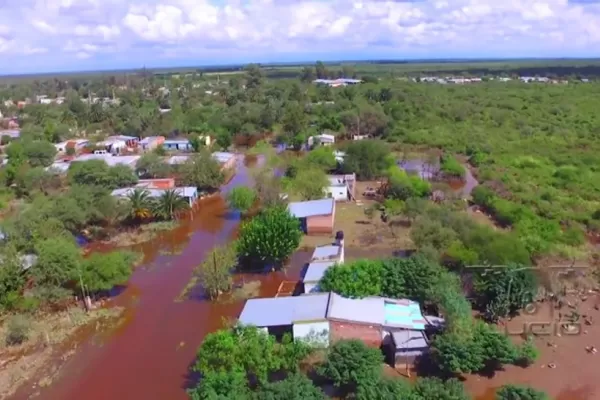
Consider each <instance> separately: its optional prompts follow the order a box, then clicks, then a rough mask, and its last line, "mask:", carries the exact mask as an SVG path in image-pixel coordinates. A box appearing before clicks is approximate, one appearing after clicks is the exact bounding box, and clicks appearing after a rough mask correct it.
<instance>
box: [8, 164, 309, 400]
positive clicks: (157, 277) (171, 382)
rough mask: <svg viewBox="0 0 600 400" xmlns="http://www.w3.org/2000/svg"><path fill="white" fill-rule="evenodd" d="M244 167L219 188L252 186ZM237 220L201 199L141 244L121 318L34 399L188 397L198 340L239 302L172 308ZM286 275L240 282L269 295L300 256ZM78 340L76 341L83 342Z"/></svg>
mask: <svg viewBox="0 0 600 400" xmlns="http://www.w3.org/2000/svg"><path fill="white" fill-rule="evenodd" d="M249 181H250V179H249V176H248V170H247V168H246V166H245V165H244V164H243V163H242V162H241V160H240V162H239V163H238V173H237V175H236V176H235V177H234V178H233V180H232V181H231V182H229V183H228V184H227V185H226V187H225V188H224V189H223V190H224V192H227V191H228V190H230V189H231V188H232V187H235V186H238V185H247V184H249ZM238 223H239V216H238V215H237V214H233V213H229V212H228V211H227V209H226V206H225V202H224V200H223V198H222V197H220V196H219V197H214V198H210V199H206V200H203V201H202V203H201V204H200V207H199V209H198V211H197V212H196V213H195V214H194V215H193V219H190V220H188V221H186V222H185V223H183V224H182V226H181V227H180V228H179V229H177V230H176V231H175V232H173V233H172V234H171V235H168V236H164V237H162V238H161V239H160V240H157V241H153V242H151V243H148V244H145V245H141V246H138V248H137V250H140V251H143V252H144V255H145V260H144V261H145V264H144V265H143V266H142V267H141V268H138V269H137V270H136V272H135V273H134V275H133V276H132V278H131V280H130V282H129V284H128V286H127V288H126V289H125V290H124V291H123V292H122V293H121V294H120V295H119V296H117V297H116V298H115V299H114V303H115V304H118V305H122V306H125V307H126V312H125V315H126V320H125V321H124V323H123V324H122V325H120V326H119V327H118V328H117V329H115V330H113V332H111V333H110V334H109V335H108V336H106V337H101V338H97V337H96V338H94V340H86V341H84V343H83V344H82V345H81V346H80V349H79V351H78V353H77V354H76V355H75V356H74V357H73V358H72V359H71V360H69V361H68V362H67V364H65V365H64V367H63V369H62V372H61V375H60V377H59V378H58V380H57V381H56V382H55V383H54V384H53V385H51V386H50V387H48V388H45V389H43V390H42V391H41V393H39V397H38V398H42V399H49V400H52V399H57V400H71V399H73V400H75V399H86V400H106V399H169V400H177V399H182V400H183V399H187V396H186V393H185V389H186V387H188V385H189V382H188V378H189V376H188V367H189V365H190V363H192V362H193V360H194V356H195V352H196V349H197V347H198V345H199V344H200V343H201V341H202V339H203V337H204V336H205V335H206V334H207V333H209V332H211V331H214V330H216V329H218V328H220V327H221V326H222V324H223V322H224V321H223V318H227V317H237V316H238V314H239V312H240V310H241V307H242V304H243V302H239V301H238V302H228V303H222V304H218V303H211V302H208V301H205V300H204V299H203V298H202V296H201V293H194V296H192V298H191V299H190V300H187V301H184V302H176V301H175V299H176V298H177V297H178V295H179V294H180V292H181V290H182V289H183V287H184V286H185V285H186V283H187V282H188V280H189V278H190V276H191V273H192V270H193V269H194V267H196V266H197V265H198V264H199V263H200V262H201V261H202V259H203V257H204V256H205V254H206V253H207V251H209V250H210V249H211V248H212V247H213V246H215V245H218V244H222V243H225V242H227V241H229V240H230V238H231V237H232V235H234V233H235V230H236V228H237V225H238ZM304 256H305V257H306V258H308V257H309V255H308V254H306V255H304V254H302V253H299V254H298V255H296V256H295V257H296V259H295V260H293V261H294V262H293V266H294V267H292V268H290V269H288V270H287V271H286V272H278V273H272V274H269V275H268V276H251V275H247V276H244V277H243V279H244V280H255V279H259V280H261V281H262V285H261V295H263V296H272V295H274V294H275V293H276V291H277V288H278V287H279V284H280V283H281V281H282V280H293V279H297V278H298V276H299V274H300V269H301V267H300V266H301V264H302V262H303V261H304V260H300V261H298V260H297V259H298V257H300V258H302V257H304ZM80 339H81V338H80ZM37 390H38V389H32V388H31V386H28V387H26V388H23V389H22V391H21V392H20V393H17V395H16V396H15V397H14V398H15V399H26V398H28V397H29V396H30V395H32V394H33V393H34V392H36V391H37Z"/></svg>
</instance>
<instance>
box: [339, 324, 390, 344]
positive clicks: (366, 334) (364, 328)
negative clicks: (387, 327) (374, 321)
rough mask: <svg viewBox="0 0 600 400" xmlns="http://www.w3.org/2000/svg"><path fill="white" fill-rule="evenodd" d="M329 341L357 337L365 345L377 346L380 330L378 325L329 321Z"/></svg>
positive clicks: (380, 342) (379, 342) (380, 336)
mask: <svg viewBox="0 0 600 400" xmlns="http://www.w3.org/2000/svg"><path fill="white" fill-rule="evenodd" d="M329 330H330V332H331V333H330V336H331V342H332V343H334V342H336V341H338V340H347V339H359V340H362V341H363V342H364V343H365V344H366V345H367V346H369V347H375V348H379V347H380V346H381V344H382V331H381V327H380V326H379V325H363V324H356V323H351V322H341V321H329Z"/></svg>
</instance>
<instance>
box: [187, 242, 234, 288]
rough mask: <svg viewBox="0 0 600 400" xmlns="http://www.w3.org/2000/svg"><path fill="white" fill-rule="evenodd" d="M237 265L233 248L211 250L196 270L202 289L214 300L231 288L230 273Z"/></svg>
mask: <svg viewBox="0 0 600 400" xmlns="http://www.w3.org/2000/svg"><path fill="white" fill-rule="evenodd" d="M236 265H237V254H236V252H235V247H234V246H232V245H225V246H219V247H215V248H213V249H212V250H211V251H210V252H209V253H208V254H207V255H206V257H205V259H204V261H202V264H200V265H199V266H198V268H197V271H198V272H199V275H200V281H201V282H202V287H203V288H204V290H205V291H206V292H207V294H208V297H209V298H211V299H214V298H216V297H218V296H219V294H221V293H223V292H227V291H229V290H231V288H232V287H233V278H232V275H231V273H232V271H233V269H234V268H235V266H236Z"/></svg>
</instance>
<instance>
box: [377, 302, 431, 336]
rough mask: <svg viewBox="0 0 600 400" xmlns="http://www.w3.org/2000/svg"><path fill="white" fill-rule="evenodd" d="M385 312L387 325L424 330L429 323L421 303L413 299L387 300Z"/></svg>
mask: <svg viewBox="0 0 600 400" xmlns="http://www.w3.org/2000/svg"><path fill="white" fill-rule="evenodd" d="M384 313H385V320H384V322H385V325H386V326H395V327H399V328H404V329H415V330H423V329H425V325H427V321H426V320H425V318H424V317H423V314H422V313H421V307H420V306H419V303H417V302H414V301H411V300H398V301H395V302H393V303H392V302H388V301H385V302H384Z"/></svg>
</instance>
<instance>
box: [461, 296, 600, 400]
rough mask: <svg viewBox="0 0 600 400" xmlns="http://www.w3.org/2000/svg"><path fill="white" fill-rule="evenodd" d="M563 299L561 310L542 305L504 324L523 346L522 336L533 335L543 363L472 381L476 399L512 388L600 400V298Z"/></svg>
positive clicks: (474, 377)
mask: <svg viewBox="0 0 600 400" xmlns="http://www.w3.org/2000/svg"><path fill="white" fill-rule="evenodd" d="M561 299H562V301H563V303H564V305H563V306H562V308H560V309H557V308H556V307H555V306H554V305H552V303H551V302H549V301H547V302H544V303H537V309H535V310H534V311H533V310H530V312H529V313H525V312H522V313H521V315H519V316H518V317H516V318H512V319H511V320H508V321H504V323H502V324H499V329H501V330H505V331H506V332H508V333H509V334H511V335H512V336H514V338H515V341H517V342H518V341H520V340H522V335H519V333H520V332H523V331H526V332H528V333H532V334H533V337H534V340H535V342H536V345H537V347H538V349H539V350H540V357H539V359H538V361H537V362H536V363H535V364H534V365H532V366H530V367H528V368H521V367H518V366H506V367H505V368H504V370H502V371H499V372H497V373H496V374H495V375H494V376H493V377H491V378H486V377H482V376H479V375H470V376H468V377H467V379H466V386H467V388H468V389H469V391H470V392H471V393H472V394H473V395H475V396H476V397H475V399H477V400H490V399H494V398H495V397H494V388H497V387H500V386H502V385H505V384H508V383H511V384H527V385H531V386H533V387H536V388H538V389H541V390H544V391H546V392H548V394H549V395H550V396H551V398H553V399H560V400H594V399H598V398H600V384H599V383H598V365H600V359H599V358H598V357H600V354H598V353H597V349H599V348H600V341H599V338H600V296H599V295H598V293H597V292H588V291H583V290H582V291H580V292H579V293H577V294H571V295H568V296H564V297H561ZM532 323H534V324H533V325H532ZM593 349H596V350H595V351H594V350H593Z"/></svg>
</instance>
